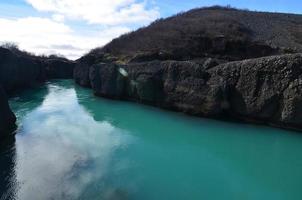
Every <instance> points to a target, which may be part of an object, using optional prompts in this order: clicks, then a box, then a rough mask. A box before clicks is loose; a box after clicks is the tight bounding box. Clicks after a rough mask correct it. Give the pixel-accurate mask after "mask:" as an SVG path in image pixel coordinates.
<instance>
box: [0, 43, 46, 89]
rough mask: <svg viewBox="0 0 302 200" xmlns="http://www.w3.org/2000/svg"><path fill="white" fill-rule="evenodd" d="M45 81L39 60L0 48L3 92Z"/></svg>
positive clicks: (0, 71) (0, 79)
mask: <svg viewBox="0 0 302 200" xmlns="http://www.w3.org/2000/svg"><path fill="white" fill-rule="evenodd" d="M45 79H46V74H45V68H43V66H42V63H41V61H40V60H37V59H32V58H29V57H26V56H22V55H17V54H15V53H13V52H11V51H10V50H8V49H4V48H0V84H2V86H3V88H4V90H5V91H7V92H10V91H13V90H16V89H20V88H26V87H29V86H31V85H34V84H36V83H37V82H41V81H44V80H45Z"/></svg>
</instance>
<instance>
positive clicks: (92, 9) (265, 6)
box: [0, 0, 302, 59]
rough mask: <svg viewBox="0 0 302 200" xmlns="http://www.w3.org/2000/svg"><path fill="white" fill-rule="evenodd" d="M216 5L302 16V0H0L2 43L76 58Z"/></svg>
mask: <svg viewBox="0 0 302 200" xmlns="http://www.w3.org/2000/svg"><path fill="white" fill-rule="evenodd" d="M211 5H231V6H233V7H237V8H247V9H249V10H257V11H270V12H286V13H296V14H302V2H301V0H0V43H5V42H13V43H15V44H17V45H18V46H19V47H20V48H21V49H22V50H26V51H30V52H33V53H36V54H45V55H50V54H59V55H63V56H65V57H67V58H70V59H77V58H79V57H80V56H82V55H83V54H84V53H86V52H88V51H89V50H90V49H92V48H95V47H100V46H103V45H105V44H106V43H108V42H110V41H111V40H112V39H114V38H116V37H118V36H119V35H121V34H124V33H127V32H130V31H133V30H136V29H137V28H140V27H142V26H147V25H148V24H150V23H151V22H152V21H154V20H156V19H158V18H165V17H168V16H171V15H173V14H176V13H178V12H182V11H187V10H190V9H192V8H196V7H203V6H211Z"/></svg>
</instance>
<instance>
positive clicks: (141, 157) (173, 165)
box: [0, 80, 302, 200]
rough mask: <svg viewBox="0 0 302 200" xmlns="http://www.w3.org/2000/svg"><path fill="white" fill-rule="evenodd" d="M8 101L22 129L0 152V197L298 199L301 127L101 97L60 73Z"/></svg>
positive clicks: (301, 165)
mask: <svg viewBox="0 0 302 200" xmlns="http://www.w3.org/2000/svg"><path fill="white" fill-rule="evenodd" d="M10 103H11V106H12V108H13V110H14V111H15V112H16V114H17V117H18V123H19V129H18V134H17V135H16V140H15V142H14V141H12V142H11V143H9V144H7V147H6V148H4V149H2V150H1V154H0V162H1V170H2V171H4V172H5V173H2V176H4V178H5V181H4V182H2V184H1V189H2V191H1V193H2V198H3V199H5V197H7V199H17V200H36V199H37V200H51V199H55V200H60V199H67V200H70V199H75V200H77V199H83V200H90V199H91V200H94V199H96V200H103V199H104V200H120V199H121V200H128V199H129V200H170V199H171V200H178V199H179V200H183V199H186V200H195V199H196V200H222V199H223V200H262V199H263V200H285V199H286V200H301V199H302V134H298V133H294V132H289V131H284V130H279V129H273V128H269V127H263V126H253V125H246V124H236V123H229V122H221V121H215V120H209V119H200V118H193V117H189V116H185V115H182V114H178V113H173V112H167V111H162V110H159V109H156V108H152V107H148V106H143V105H139V104H135V103H129V102H119V101H111V100H105V99H101V98H97V97H94V96H93V95H92V92H91V90H89V89H84V88H80V87H79V86H76V85H74V84H73V82H72V81H66V80H64V81H53V82H50V83H48V84H47V85H45V86H43V87H41V88H39V89H36V90H30V91H26V92H23V93H21V94H19V95H18V96H16V97H14V98H12V99H11V102H10ZM3 174H4V175H3Z"/></svg>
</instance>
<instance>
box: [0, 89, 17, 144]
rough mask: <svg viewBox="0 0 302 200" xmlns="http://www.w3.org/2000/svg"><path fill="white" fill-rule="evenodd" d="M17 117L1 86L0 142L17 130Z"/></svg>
mask: <svg viewBox="0 0 302 200" xmlns="http://www.w3.org/2000/svg"><path fill="white" fill-rule="evenodd" d="M15 122H16V117H15V115H14V113H13V112H12V111H11V110H10V107H9V105H8V101H7V97H6V94H5V91H4V89H3V88H2V86H1V85H0V141H1V139H3V138H5V137H6V136H8V135H9V134H10V133H11V132H12V131H13V129H14V128H15Z"/></svg>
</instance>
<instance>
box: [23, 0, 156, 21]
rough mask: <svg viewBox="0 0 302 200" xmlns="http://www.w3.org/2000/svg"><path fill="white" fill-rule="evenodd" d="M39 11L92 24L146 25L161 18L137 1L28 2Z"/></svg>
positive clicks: (38, 0)
mask: <svg viewBox="0 0 302 200" xmlns="http://www.w3.org/2000/svg"><path fill="white" fill-rule="evenodd" d="M26 1H27V2H28V3H30V4H31V5H32V6H33V7H34V8H35V9H37V10H38V11H46V12H52V13H56V14H60V15H64V16H65V17H68V18H70V19H75V20H84V21H87V22H88V23H90V24H102V25H121V24H123V25H124V24H132V23H135V24H146V23H149V22H150V21H153V20H154V19H156V18H158V17H159V11H158V9H157V8H156V7H152V8H149V9H148V8H147V1H146V0H145V1H141V2H138V1H136V0H85V1H84V0H26Z"/></svg>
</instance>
